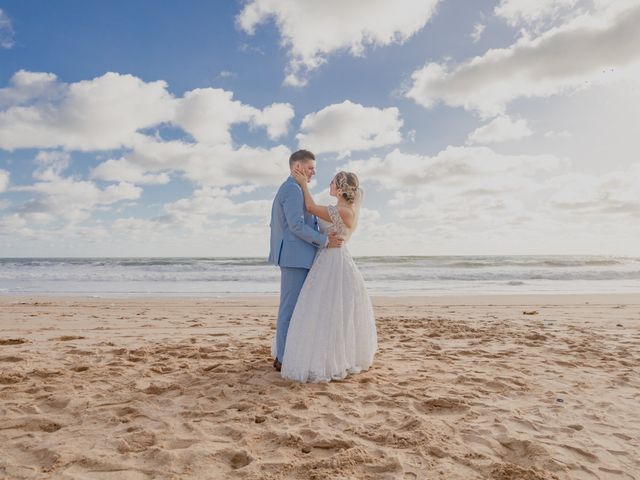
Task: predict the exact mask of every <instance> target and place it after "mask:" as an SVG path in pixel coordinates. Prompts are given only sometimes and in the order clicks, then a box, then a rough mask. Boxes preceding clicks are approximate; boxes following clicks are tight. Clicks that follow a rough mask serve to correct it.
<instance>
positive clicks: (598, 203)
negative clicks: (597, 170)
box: [548, 163, 640, 218]
mask: <svg viewBox="0 0 640 480" xmlns="http://www.w3.org/2000/svg"><path fill="white" fill-rule="evenodd" d="M638 185H640V163H635V164H632V165H631V166H630V167H629V168H628V169H626V170H617V171H612V172H609V173H605V174H603V175H597V176H596V175H588V174H584V173H569V174H566V175H562V176H559V177H556V178H553V179H550V180H549V182H548V186H549V187H551V188H553V190H554V192H555V193H554V194H553V195H552V196H551V197H550V198H549V200H548V202H549V205H550V206H551V207H552V208H555V209H559V210H563V211H567V212H571V213H573V214H579V215H585V214H590V215H606V216H610V215H616V214H622V215H630V216H633V217H636V218H640V188H638Z"/></svg>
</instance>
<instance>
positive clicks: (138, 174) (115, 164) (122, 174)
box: [91, 158, 171, 184]
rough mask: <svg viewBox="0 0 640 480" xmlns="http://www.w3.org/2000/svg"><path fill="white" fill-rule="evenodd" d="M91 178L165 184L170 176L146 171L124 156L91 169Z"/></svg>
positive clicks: (164, 173)
mask: <svg viewBox="0 0 640 480" xmlns="http://www.w3.org/2000/svg"><path fill="white" fill-rule="evenodd" d="M91 177H92V178H99V179H101V180H106V181H108V182H129V183H135V184H166V183H169V181H170V180H171V178H170V177H169V175H168V174H167V173H166V172H161V173H148V172H147V171H146V169H145V168H144V167H142V166H140V165H136V164H135V163H131V162H130V161H128V160H127V159H126V158H119V159H117V160H116V159H110V160H107V161H106V162H103V163H101V164H100V165H98V166H97V167H96V168H94V169H93V170H92V171H91Z"/></svg>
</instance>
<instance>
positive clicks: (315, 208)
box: [293, 172, 353, 228]
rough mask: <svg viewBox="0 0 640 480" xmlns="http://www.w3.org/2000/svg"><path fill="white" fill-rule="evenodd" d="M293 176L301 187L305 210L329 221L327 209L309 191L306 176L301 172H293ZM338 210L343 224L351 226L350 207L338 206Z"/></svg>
mask: <svg viewBox="0 0 640 480" xmlns="http://www.w3.org/2000/svg"><path fill="white" fill-rule="evenodd" d="M293 178H295V179H296V182H298V185H300V188H302V194H303V195H304V207H305V208H306V209H307V212H309V213H310V214H312V215H315V216H316V217H319V218H321V219H323V220H325V221H327V222H331V221H332V220H331V216H330V215H329V210H328V209H327V207H326V205H318V204H317V203H316V202H315V200H314V199H313V196H312V195H311V192H310V191H309V186H308V185H307V179H306V177H305V176H304V175H302V174H301V173H298V172H294V173H293ZM338 212H340V216H341V217H342V221H343V222H344V224H345V225H346V226H347V227H348V228H351V225H352V223H353V211H352V210H351V209H350V208H346V207H338Z"/></svg>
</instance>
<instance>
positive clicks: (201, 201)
mask: <svg viewBox="0 0 640 480" xmlns="http://www.w3.org/2000/svg"><path fill="white" fill-rule="evenodd" d="M230 196H232V193H231V192H230V191H229V190H227V189H222V188H210V187H205V188H200V189H197V190H195V191H194V192H193V195H192V196H191V197H190V198H182V199H180V200H177V201H176V202H172V203H168V204H166V205H165V206H164V211H165V212H166V217H165V218H163V220H164V221H165V222H168V223H171V224H174V225H180V226H183V227H187V228H189V229H191V230H198V229H202V228H204V227H206V226H207V224H208V223H209V221H210V220H211V219H213V218H214V217H237V216H241V217H244V216H248V217H262V218H264V219H265V223H267V218H268V215H269V211H270V210H271V201H269V200H248V201H245V202H240V203H235V202H233V201H232V200H231V199H230V198H229V197H230Z"/></svg>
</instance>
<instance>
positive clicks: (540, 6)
mask: <svg viewBox="0 0 640 480" xmlns="http://www.w3.org/2000/svg"><path fill="white" fill-rule="evenodd" d="M579 1H580V0H501V2H500V4H498V5H497V6H496V7H495V9H494V13H495V14H496V15H497V16H499V17H502V18H503V19H504V20H505V21H506V22H507V23H508V24H509V25H511V26H518V25H522V24H526V25H531V24H535V23H538V22H541V21H544V20H549V19H555V18H556V17H557V16H558V15H560V14H561V13H564V12H566V11H567V10H570V9H573V8H574V7H575V6H576V4H578V2H579Z"/></svg>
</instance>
